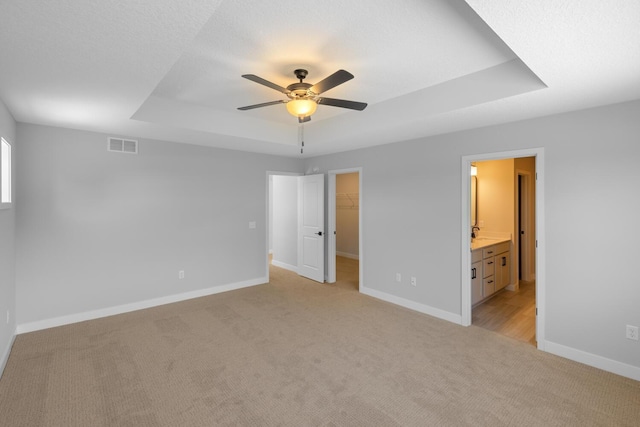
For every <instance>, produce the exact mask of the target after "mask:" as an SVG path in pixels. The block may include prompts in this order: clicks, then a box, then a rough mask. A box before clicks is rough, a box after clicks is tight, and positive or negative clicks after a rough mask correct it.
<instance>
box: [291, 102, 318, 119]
mask: <svg viewBox="0 0 640 427" xmlns="http://www.w3.org/2000/svg"><path fill="white" fill-rule="evenodd" d="M316 108H318V104H316V102H315V101H313V100H311V99H292V100H291V101H289V102H287V111H288V112H289V114H291V115H292V116H296V117H300V118H301V117H307V116H310V115H312V114H313V113H315V112H316Z"/></svg>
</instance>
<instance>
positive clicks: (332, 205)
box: [326, 167, 364, 291]
mask: <svg viewBox="0 0 640 427" xmlns="http://www.w3.org/2000/svg"><path fill="white" fill-rule="evenodd" d="M355 172H357V173H358V206H359V208H358V291H360V289H362V287H363V283H364V282H363V271H364V254H363V253H362V246H363V245H362V167H355V168H347V169H333V170H330V171H328V172H327V178H328V186H327V187H328V189H327V198H328V200H327V218H328V223H327V235H328V236H329V238H328V240H327V260H326V261H327V277H326V281H327V283H335V281H336V175H343V174H347V173H355Z"/></svg>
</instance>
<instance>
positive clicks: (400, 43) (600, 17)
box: [0, 0, 640, 156]
mask: <svg viewBox="0 0 640 427" xmlns="http://www.w3.org/2000/svg"><path fill="white" fill-rule="evenodd" d="M638 40H640V2H637V1H635V0H611V1H593V0H588V1H585V0H565V1H562V2H558V1H552V0H547V1H539V2H513V1H508V0H468V1H467V2H464V1H462V0H457V1H456V0H453V1H452V0H429V1H425V0H398V1H394V2H389V1H386V0H368V1H364V0H362V1H350V2H344V1H340V0H324V1H307V2H305V3H300V2H294V1H289V0H280V1H278V2H264V1H256V0H244V1H231V0H226V1H224V0H219V1H211V0H208V1H193V2H188V3H185V2H180V1H178V0H154V1H152V0H147V1H132V2H121V1H119V0H102V1H96V0H64V1H63V0H60V1H56V2H35V1H24V0H3V2H2V3H0V58H2V65H1V70H0V98H2V100H3V101H4V102H5V103H6V105H7V107H8V108H9V110H10V111H11V112H12V114H13V115H14V117H15V118H16V120H18V121H23V122H30V123H38V124H46V125H53V126H64V127H70V128H77V129H86V130H93V131H100V132H107V133H110V134H117V135H122V136H128V137H148V138H156V139H164V140H171V141H176V142H186V143H194V144H201V145H209V146H219V147H225V148H233V149H240V150H246V151H256V152H266V153H273V154H280V155H289V156H298V155H300V154H299V149H298V148H297V144H298V138H299V125H298V123H297V120H296V119H295V118H294V117H292V116H290V115H289V114H288V113H287V112H286V109H285V107H284V105H274V106H270V107H265V108H260V109H255V110H249V111H238V110H237V107H240V106H244V105H250V104H255V103H261V102H267V101H274V100H278V99H285V96H284V95H282V94H281V93H279V92H277V91H275V90H272V89H269V88H267V87H264V86H261V85H258V84H256V83H254V82H251V81H249V80H246V79H243V78H241V77H240V76H241V75H242V74H256V75H258V76H260V77H263V78H265V79H267V80H270V81H272V82H274V83H276V84H278V85H281V86H287V85H288V84H290V83H293V82H295V81H296V80H295V77H294V76H293V70H294V69H296V68H300V67H302V68H306V69H308V70H309V76H308V77H307V80H306V81H308V82H310V83H315V82H318V81H320V80H322V79H323V78H325V77H327V76H328V75H330V74H332V73H333V72H335V71H336V70H338V69H346V70H348V71H350V72H351V73H353V74H354V75H355V78H354V79H353V80H350V81H348V82H346V83H344V84H343V85H340V86H338V87H336V88H334V89H332V90H330V91H328V92H327V93H326V96H329V97H332V98H342V99H350V100H356V101H362V102H367V103H368V104H369V106H368V107H367V109H366V110H364V111H362V112H357V111H351V110H346V109H341V108H336V107H329V106H324V105H320V106H319V107H318V111H317V112H316V113H315V114H314V115H313V117H312V121H311V122H309V123H307V124H305V130H304V134H305V143H306V148H305V156H309V155H315V154H324V153H330V152H338V151H344V150H349V149H354V148H360V147H365V146H369V145H376V144H384V143H390V142H396V141H401V140H406V139H410V138H416V137H421V136H427V135H434V134H439V133H445V132H452V131H456V130H461V129H468V128H472V127H478V126H486V125H490V124H496V123H503V122H508V121H513V120H520V119H525V118H531V117H537V116H541V115H548V114H554V113H558V112H563V111H570V110H575V109H580V108H588V107H592V106H597V105H604V104H610V103H615V102H622V101H626V100H630V99H638V98H640V78H639V77H638V76H640V47H639V45H638Z"/></svg>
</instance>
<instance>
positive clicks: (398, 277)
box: [396, 273, 402, 282]
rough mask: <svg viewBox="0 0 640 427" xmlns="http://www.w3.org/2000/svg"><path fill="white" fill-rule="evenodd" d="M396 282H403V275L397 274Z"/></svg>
mask: <svg viewBox="0 0 640 427" xmlns="http://www.w3.org/2000/svg"><path fill="white" fill-rule="evenodd" d="M396 282H402V275H401V274H400V273H396Z"/></svg>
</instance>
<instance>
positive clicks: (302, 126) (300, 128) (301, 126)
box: [298, 123, 304, 154]
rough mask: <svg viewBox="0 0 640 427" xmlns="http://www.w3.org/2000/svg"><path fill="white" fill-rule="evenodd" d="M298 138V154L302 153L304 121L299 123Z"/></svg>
mask: <svg viewBox="0 0 640 427" xmlns="http://www.w3.org/2000/svg"><path fill="white" fill-rule="evenodd" d="M298 138H299V140H300V154H304V123H300V127H299V128H298Z"/></svg>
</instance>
